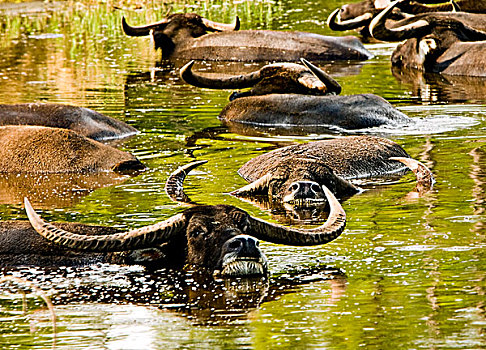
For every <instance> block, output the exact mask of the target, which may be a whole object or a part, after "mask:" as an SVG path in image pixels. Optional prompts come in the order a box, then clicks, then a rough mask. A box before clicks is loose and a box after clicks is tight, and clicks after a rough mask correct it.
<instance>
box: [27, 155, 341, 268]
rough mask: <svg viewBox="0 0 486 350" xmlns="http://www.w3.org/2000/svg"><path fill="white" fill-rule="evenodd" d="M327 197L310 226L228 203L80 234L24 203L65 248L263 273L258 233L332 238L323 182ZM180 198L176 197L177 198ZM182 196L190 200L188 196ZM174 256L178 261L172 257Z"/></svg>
mask: <svg viewBox="0 0 486 350" xmlns="http://www.w3.org/2000/svg"><path fill="white" fill-rule="evenodd" d="M200 164H202V162H196V163H191V164H189V165H187V166H185V167H182V168H180V169H178V170H177V171H176V172H175V173H174V174H173V175H172V176H171V177H170V178H169V180H168V182H167V187H166V188H167V192H168V193H169V195H170V197H171V198H182V199H181V200H183V199H184V198H185V199H187V196H185V195H181V194H182V193H183V189H182V183H183V181H184V178H185V176H186V174H187V173H188V172H189V171H190V169H192V168H194V167H195V166H198V165H200ZM324 195H325V196H326V198H327V200H328V202H329V203H330V208H331V209H330V213H329V217H328V219H327V221H326V222H325V223H324V224H323V225H321V226H319V227H317V228H314V229H301V228H291V227H285V226H280V225H277V224H273V223H268V222H265V221H263V220H260V219H258V218H255V217H252V216H250V215H249V214H248V213H246V212H245V211H243V210H241V209H238V208H236V207H233V206H228V205H215V206H199V205H196V206H193V207H191V208H189V209H187V210H185V211H184V212H182V213H179V214H177V215H174V216H172V217H171V218H169V219H167V220H165V221H163V222H160V223H158V224H155V225H151V226H147V227H142V228H139V229H134V230H131V231H128V232H120V233H113V234H101V235H84V234H79V233H73V232H69V231H67V230H63V229H61V228H58V227H56V226H54V225H52V224H50V223H47V222H45V221H44V220H43V219H42V218H41V217H40V216H39V215H38V214H36V213H35V211H34V210H33V208H32V206H31V205H30V203H29V201H28V200H27V199H26V200H25V208H26V211H27V215H28V217H29V220H30V222H31V224H32V226H33V227H34V229H35V230H36V231H37V232H38V233H39V234H41V235H42V236H43V237H45V238H47V239H48V240H49V241H51V242H53V243H56V244H58V245H60V246H62V247H64V248H69V249H73V250H78V251H84V252H101V253H108V252H121V253H120V254H121V255H122V256H124V257H126V260H125V261H123V260H120V261H117V262H127V261H128V262H132V263H142V264H143V263H147V264H148V263H152V264H150V265H151V266H153V265H154V264H153V262H154V261H155V262H157V260H161V261H162V260H163V259H164V258H165V260H167V259H169V260H171V261H170V262H169V263H172V264H171V265H180V266H186V267H188V268H190V269H191V268H194V269H205V270H208V271H210V272H212V273H214V274H219V275H222V276H250V275H265V274H267V273H268V269H267V260H266V258H265V256H264V254H263V253H262V252H261V250H260V248H259V246H258V239H261V240H264V241H268V242H273V243H278V244H288V245H301V246H307V245H319V244H325V243H328V242H330V241H332V240H334V239H336V238H337V237H338V236H339V235H340V234H341V233H342V232H343V230H344V227H345V225H346V214H345V213H344V210H343V209H342V207H341V205H340V204H339V202H338V201H337V199H336V198H335V197H334V195H333V194H332V193H331V192H330V191H329V190H327V189H325V188H324ZM178 200H179V199H178ZM187 201H189V200H188V199H187ZM176 260H178V261H177V264H176V263H175V261H176Z"/></svg>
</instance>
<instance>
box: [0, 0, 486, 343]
mask: <svg viewBox="0 0 486 350" xmlns="http://www.w3.org/2000/svg"><path fill="white" fill-rule="evenodd" d="M341 4H342V2H339V1H324V0H321V1H311V2H308V1H297V0H295V1H286V2H260V1H258V2H256V1H255V2H250V1H249V2H246V1H234V2H231V1H204V2H195V3H192V2H191V5H186V6H185V5H184V4H183V3H181V2H174V3H170V4H166V5H160V4H158V3H155V2H153V3H152V2H149V3H143V2H141V1H140V2H135V1H126V2H122V1H120V2H108V3H96V2H92V3H91V2H87V1H86V2H76V3H75V2H72V3H71V2H68V3H62V4H58V3H55V2H54V3H29V4H25V3H23V4H6V3H3V2H2V3H0V9H1V10H0V39H1V40H0V47H1V49H2V55H1V56H0V101H1V102H2V103H17V102H18V103H20V102H37V101H42V102H46V101H48V102H61V103H69V104H75V105H80V106H84V107H89V108H92V109H94V110H96V111H99V112H101V113H104V114H106V115H108V116H111V117H114V118H118V119H121V120H124V121H125V122H127V123H129V124H130V125H132V126H134V127H136V128H137V129H139V130H140V131H141V133H140V134H139V135H137V136H135V137H133V138H132V139H130V140H127V141H124V142H120V144H119V145H118V146H119V147H120V148H122V149H124V150H127V151H130V152H132V153H134V154H135V155H137V156H138V157H139V158H140V159H141V160H142V161H143V162H144V163H145V164H146V165H147V166H148V167H149V170H148V171H146V172H144V173H142V174H140V175H138V176H136V177H116V178H104V177H95V178H66V177H60V178H47V177H39V178H32V177H23V178H22V177H12V176H10V177H7V176H2V178H1V179H0V189H1V190H0V218H1V219H2V220H7V219H25V214H24V211H23V208H22V205H21V199H22V198H23V197H24V196H25V195H28V196H29V197H31V198H32V202H33V204H34V207H36V208H39V209H41V211H40V212H41V213H42V214H43V216H45V217H46V218H48V219H49V220H59V221H77V222H84V223H95V224H104V225H110V226H113V225H116V226H118V227H122V228H134V227H141V226H144V225H148V224H152V223H154V222H157V221H160V220H163V219H165V218H168V217H170V216H172V215H174V214H175V213H177V212H180V211H181V210H183V207H180V206H178V205H177V204H175V203H173V202H171V201H170V199H168V198H167V196H166V195H165V192H164V183H165V180H166V178H167V175H168V174H169V173H170V172H171V171H173V170H174V169H176V168H177V167H178V166H180V165H182V164H186V163H188V162H190V161H192V160H203V159H206V160H208V161H209V162H208V163H207V164H206V165H204V166H202V167H201V168H199V169H198V171H195V172H194V175H191V176H189V177H188V178H187V180H186V188H187V193H188V194H189V195H190V197H191V198H192V199H193V200H194V201H196V202H198V203H202V204H217V203H227V204H233V205H235V206H238V207H240V208H243V209H245V210H247V211H248V212H249V213H251V214H252V215H255V216H258V217H261V218H264V219H267V220H277V221H279V222H289V221H291V222H293V220H294V219H293V217H292V213H290V214H289V213H287V216H285V213H282V212H279V211H276V210H269V209H266V208H264V207H257V206H255V205H253V204H251V203H247V202H244V201H241V200H238V199H236V198H233V197H231V196H229V195H227V193H228V192H230V191H232V190H234V189H237V188H239V187H241V186H242V185H244V184H245V182H244V180H243V179H241V178H240V177H239V176H238V175H237V173H236V171H237V169H238V168H239V167H240V166H241V165H242V164H243V163H244V162H246V161H247V160H249V159H251V158H253V157H255V156H257V155H259V154H262V153H264V152H266V151H268V150H271V149H274V148H276V147H278V146H283V145H289V144H292V143H295V142H306V141H310V140H315V139H325V138H329V137H338V136H341V135H345V134H346V133H344V132H342V131H339V130H330V131H329V132H325V133H319V134H305V133H299V132H295V131H294V132H283V131H281V130H280V131H278V130H277V131H275V130H268V129H267V130H265V129H259V130H254V129H253V130H249V129H241V128H227V127H224V126H222V124H221V122H220V121H219V120H218V119H217V115H218V113H219V111H220V110H221V108H222V107H223V106H224V105H225V104H226V103H227V98H228V96H229V94H230V91H211V90H207V89H198V88H194V87H191V86H187V85H185V84H184V83H182V82H181V81H180V80H179V78H178V75H177V70H176V69H175V68H174V66H173V65H171V64H168V63H167V62H160V61H159V57H158V56H157V54H156V53H155V52H154V51H153V47H152V46H151V42H150V39H148V38H126V37H124V35H123V33H122V32H121V30H120V28H121V16H122V15H126V16H127V18H129V21H130V23H132V24H143V23H146V22H150V21H155V20H157V19H160V18H162V17H163V15H164V14H165V13H166V12H167V11H168V10H169V8H171V9H172V10H173V11H177V10H182V9H185V10H186V11H196V12H199V13H200V14H202V15H204V16H206V17H208V18H210V19H213V20H217V21H224V22H231V21H232V18H233V17H234V15H235V14H238V15H239V16H240V18H241V20H242V27H243V28H245V29H246V28H269V29H283V30H287V29H298V30H307V31H313V32H317V33H322V34H330V35H338V34H339V33H332V32H330V31H329V30H328V29H327V28H326V27H325V19H326V17H327V15H328V14H329V13H330V12H331V11H332V10H333V9H334V8H335V7H337V6H339V5H341ZM114 7H116V8H117V9H115V8H114ZM350 34H352V33H350ZM393 48H394V45H393V44H369V45H368V49H369V50H370V51H371V52H373V53H374V54H375V57H374V58H373V59H371V60H369V61H366V62H360V63H349V64H348V63H346V64H341V63H340V64H324V63H323V64H322V65H321V66H322V67H324V68H325V69H326V70H328V71H329V72H330V73H332V74H333V76H335V77H336V79H337V80H338V81H339V82H340V83H341V84H342V86H343V94H353V93H363V92H370V93H375V94H377V95H380V96H383V97H385V98H386V99H388V100H389V101H390V102H391V103H392V104H393V105H395V106H396V107H397V108H399V109H400V110H401V111H402V112H404V113H406V114H407V115H409V116H411V117H413V118H416V120H417V123H416V124H414V125H413V126H410V127H407V128H401V129H390V128H388V129H387V128H380V129H374V130H364V131H363V132H366V133H370V134H374V135H381V136H385V137H388V138H391V139H393V140H394V141H396V142H398V143H399V144H400V145H402V146H403V147H404V148H405V149H406V150H407V151H408V152H409V153H410V155H411V156H413V157H415V158H417V159H419V160H421V161H423V162H424V163H426V164H427V165H428V166H429V167H430V168H431V169H432V171H433V172H434V174H435V176H436V179H437V183H436V185H435V187H434V190H433V191H432V192H430V193H428V194H427V195H426V196H424V197H422V198H415V197H414V196H413V195H411V194H410V191H412V190H413V188H414V183H413V177H412V176H406V177H404V178H403V179H401V180H400V181H398V182H397V183H393V184H381V185H376V186H368V187H366V190H365V191H364V192H363V193H361V194H359V195H356V196H354V197H352V198H350V199H348V200H347V201H345V202H344V203H343V207H344V209H345V210H346V212H347V215H348V225H347V229H346V231H345V233H344V234H343V235H342V237H340V238H339V239H338V240H336V241H335V242H333V243H330V244H328V245H324V246H321V247H309V248H305V247H304V248H302V247H286V246H279V245H273V244H268V243H262V247H263V250H264V252H265V253H266V255H267V257H268V259H269V264H270V270H271V276H270V278H269V280H236V281H234V280H233V281H231V280H229V281H209V282H208V281H207V280H202V281H201V280H200V279H199V278H198V276H194V275H190V274H177V273H175V272H173V271H164V270H162V271H158V272H156V273H152V272H148V271H145V270H143V269H142V268H140V267H137V266H134V267H125V266H116V265H103V264H95V265H92V266H88V267H83V268H61V269H49V270H47V269H42V268H32V267H30V268H27V267H25V268H24V267H21V268H17V269H14V270H12V269H10V270H7V269H4V270H3V273H4V274H9V275H14V276H18V277H22V278H23V279H25V280H27V281H31V282H32V283H33V284H34V285H35V286H36V287H39V288H41V290H42V291H43V292H44V293H45V294H46V295H47V296H49V297H50V298H51V300H52V302H53V303H54V311H55V314H56V316H57V322H56V330H55V332H54V331H53V323H52V320H51V318H50V315H51V314H50V312H49V310H48V309H47V308H46V303H45V301H44V300H43V299H42V298H41V297H39V293H34V294H31V292H32V290H33V287H32V286H30V287H29V286H22V287H20V288H18V287H17V284H15V283H10V284H8V283H4V284H3V287H2V288H3V289H2V295H1V298H0V317H1V320H2V322H1V323H0V327H1V328H0V334H2V337H1V338H0V339H1V340H0V342H2V347H4V348H9V347H10V348H26V349H27V348H38V349H44V348H53V347H54V348H57V349H72V348H86V349H88V348H89V349H164V348H184V349H186V348H187V349H199V348H211V349H217V348H220V349H227V348H242V349H248V348H257V349H265V348H272V349H279V348H281V349H286V348H290V347H294V348H299V349H300V348H302V349H304V348H320V349H322V348H328V349H357V348H359V347H363V348H372V349H393V348H408V349H418V348H440V349H480V348H485V347H486V341H485V337H484V335H485V332H486V315H485V310H484V307H485V304H484V303H485V300H486V297H485V295H484V293H485V288H486V286H485V277H486V272H485V270H486V268H485V266H486V256H485V253H484V252H485V246H486V237H485V234H486V229H485V223H486V216H485V183H486V175H485V171H486V170H485V169H486V148H485V147H486V146H485V139H486V137H485V135H486V131H485V130H486V117H485V110H486V109H485V100H486V97H485V96H486V81H485V80H480V79H461V78H450V77H441V76H433V75H423V74H401V73H400V72H392V71H391V69H390V64H389V56H390V54H391V52H392V51H393ZM258 66H259V65H258V64H222V63H219V64H213V65H208V64H200V65H198V66H197V68H198V69H201V70H206V71H209V70H211V71H220V72H226V73H231V72H235V71H238V72H240V71H250V70H252V69H254V68H257V67H258ZM300 214H301V215H314V216H315V215H316V214H315V213H303V214H302V213H300ZM289 215H290V217H289ZM19 290H25V291H26V292H27V295H26V300H25V302H26V304H27V308H26V309H27V311H26V312H23V311H22V310H23V307H22V303H23V301H22V298H23V297H22V294H21V293H20V291H19ZM24 309H25V308H24Z"/></svg>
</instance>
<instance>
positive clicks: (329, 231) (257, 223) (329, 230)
mask: <svg viewBox="0 0 486 350" xmlns="http://www.w3.org/2000/svg"><path fill="white" fill-rule="evenodd" d="M322 189H323V190H324V193H325V194H326V197H327V201H328V203H329V206H330V208H331V211H330V213H329V217H328V218H327V221H326V222H325V223H324V224H323V225H321V226H319V227H316V228H314V229H299V228H292V227H286V226H280V225H276V224H273V223H269V222H266V221H263V220H261V219H258V218H255V217H250V234H251V235H252V236H254V237H255V238H258V239H261V240H263V241H267V242H271V243H277V244H286V245H295V246H310V245H320V244H325V243H329V242H331V241H333V240H335V239H336V238H338V237H339V236H340V235H341V233H342V232H343V231H344V227H345V226H346V213H345V212H344V209H343V208H342V206H341V204H340V203H339V202H338V200H337V199H336V197H334V195H333V194H332V192H331V191H330V190H329V189H328V188H327V187H326V186H322Z"/></svg>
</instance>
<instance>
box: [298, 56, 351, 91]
mask: <svg viewBox="0 0 486 350" xmlns="http://www.w3.org/2000/svg"><path fill="white" fill-rule="evenodd" d="M300 61H301V62H302V63H303V64H304V66H306V67H307V69H309V70H310V71H311V72H312V74H314V75H315V77H316V78H317V79H319V80H320V81H322V82H323V83H324V85H326V88H327V93H329V94H332V93H333V94H336V95H339V94H340V93H341V90H342V89H341V85H339V83H338V82H337V81H336V80H334V79H333V78H332V77H331V76H330V75H329V74H327V73H326V72H324V71H323V70H322V69H320V68H319V67H317V66H315V65H313V64H312V63H310V62H309V61H307V60H306V59H305V58H301V59H300Z"/></svg>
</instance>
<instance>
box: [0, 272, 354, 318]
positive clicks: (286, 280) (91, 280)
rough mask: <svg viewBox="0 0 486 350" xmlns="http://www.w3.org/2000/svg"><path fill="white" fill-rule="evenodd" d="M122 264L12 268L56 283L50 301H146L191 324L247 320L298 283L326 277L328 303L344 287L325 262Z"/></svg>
mask: <svg viewBox="0 0 486 350" xmlns="http://www.w3.org/2000/svg"><path fill="white" fill-rule="evenodd" d="M123 269H125V267H120V270H118V271H115V270H114V269H113V267H111V268H109V269H108V268H107V265H101V264H100V265H97V266H95V267H94V268H93V266H92V267H91V268H90V269H83V268H76V269H75V270H74V269H71V268H63V269H51V270H49V269H43V270H42V273H39V271H32V270H33V269H29V270H23V271H22V270H20V271H19V270H17V271H16V272H15V273H16V274H23V275H24V274H27V275H28V276H23V278H25V279H28V280H30V282H31V283H35V284H37V285H39V286H40V287H41V288H43V289H44V288H50V289H51V290H52V289H54V293H53V295H52V297H51V299H52V302H53V304H54V305H69V304H72V303H79V302H82V303H90V302H95V303H103V304H105V303H108V304H142V305H150V306H157V307H158V308H160V309H162V310H168V311H173V312H176V313H178V314H180V315H182V316H185V317H187V319H189V320H190V322H191V323H192V324H203V325H215V324H224V323H228V322H232V321H236V320H245V319H247V318H248V317H249V316H251V314H252V312H254V311H255V310H257V309H258V308H259V307H260V306H261V304H262V303H265V302H269V301H273V300H276V299H277V298H279V297H280V296H282V295H285V294H289V293H293V292H297V288H298V286H299V285H305V284H309V283H314V282H322V281H324V282H326V284H327V285H328V287H329V293H328V295H329V297H328V303H329V304H334V303H336V302H337V301H339V300H340V298H341V297H342V295H343V294H344V292H345V289H346V276H345V274H344V273H343V272H342V271H341V270H340V269H338V268H333V267H327V266H318V267H313V268H300V269H298V270H294V271H290V272H286V273H284V274H280V275H275V276H272V277H270V278H267V277H262V278H231V279H214V278H213V277H212V276H210V275H207V274H200V273H198V272H187V273H178V272H175V271H173V270H158V271H151V272H149V271H146V270H143V269H142V270H136V269H135V268H134V267H130V268H128V267H126V269H127V270H123ZM7 272H8V273H12V270H8V271H7V270H5V269H3V271H2V270H0V273H7ZM50 280H56V283H55V284H52V283H51V282H49V281H50ZM0 288H3V287H2V286H0ZM1 291H4V290H2V289H0V292H1Z"/></svg>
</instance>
